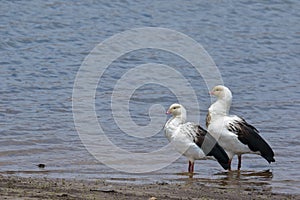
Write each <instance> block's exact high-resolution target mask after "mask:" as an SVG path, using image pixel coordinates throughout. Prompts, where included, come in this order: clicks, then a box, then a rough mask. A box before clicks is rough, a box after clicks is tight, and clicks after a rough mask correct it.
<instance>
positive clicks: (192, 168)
mask: <svg viewBox="0 0 300 200" xmlns="http://www.w3.org/2000/svg"><path fill="white" fill-rule="evenodd" d="M193 172H194V162H191V161H189V173H193Z"/></svg>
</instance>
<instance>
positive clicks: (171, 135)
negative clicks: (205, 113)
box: [164, 103, 229, 173]
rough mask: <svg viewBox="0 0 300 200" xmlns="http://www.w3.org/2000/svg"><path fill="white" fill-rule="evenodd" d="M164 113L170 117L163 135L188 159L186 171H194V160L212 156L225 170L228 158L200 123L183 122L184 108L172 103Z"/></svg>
mask: <svg viewBox="0 0 300 200" xmlns="http://www.w3.org/2000/svg"><path fill="white" fill-rule="evenodd" d="M166 114H171V115H172V117H171V118H170V119H169V120H168V121H167V122H166V124H165V126H164V131H165V136H166V137H167V139H168V140H169V142H170V143H171V144H172V145H174V148H175V149H176V150H177V151H178V152H179V153H180V154H182V155H184V156H186V157H187V158H188V160H189V167H188V172H189V173H193V172H194V162H195V160H205V159H211V158H209V157H210V156H212V157H214V158H215V159H216V160H217V161H218V162H219V163H220V165H221V166H222V167H223V168H224V169H225V170H227V169H228V166H229V165H228V163H229V158H228V156H227V154H226V152H225V151H224V149H223V148H222V147H221V146H220V145H219V144H218V143H217V141H216V140H215V139H214V138H213V137H212V136H211V135H210V134H209V133H208V132H207V131H206V130H204V129H203V128H202V127H201V126H200V125H198V124H195V123H192V122H185V121H186V109H185V108H184V107H183V106H182V105H180V104H178V103H175V104H172V105H171V106H170V107H169V109H168V110H167V112H166Z"/></svg>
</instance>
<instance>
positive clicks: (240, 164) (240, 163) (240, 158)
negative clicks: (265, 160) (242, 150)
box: [238, 155, 242, 170]
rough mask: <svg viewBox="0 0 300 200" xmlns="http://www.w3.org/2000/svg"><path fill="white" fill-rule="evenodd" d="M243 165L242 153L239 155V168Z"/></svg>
mask: <svg viewBox="0 0 300 200" xmlns="http://www.w3.org/2000/svg"><path fill="white" fill-rule="evenodd" d="M241 167H242V155H238V170H240V169H241Z"/></svg>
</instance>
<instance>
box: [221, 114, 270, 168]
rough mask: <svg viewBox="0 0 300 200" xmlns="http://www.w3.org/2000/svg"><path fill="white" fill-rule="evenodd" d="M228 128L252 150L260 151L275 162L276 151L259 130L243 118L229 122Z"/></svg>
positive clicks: (267, 158)
mask: <svg viewBox="0 0 300 200" xmlns="http://www.w3.org/2000/svg"><path fill="white" fill-rule="evenodd" d="M227 129H228V130H229V131H231V132H233V133H235V134H237V136H238V139H239V140H240V141H241V142H242V143H243V144H245V145H248V147H249V149H250V150H251V151H258V152H260V154H261V156H262V157H263V158H265V159H266V160H267V161H268V162H269V163H270V162H275V159H274V152H273V150H272V148H271V147H270V145H269V144H268V143H267V142H266V141H265V140H264V139H263V138H262V137H261V136H260V135H259V132H258V130H257V129H256V128H255V127H254V126H252V125H250V124H248V123H247V122H246V121H245V120H244V119H243V118H240V120H234V121H233V122H232V123H229V125H228V127H227Z"/></svg>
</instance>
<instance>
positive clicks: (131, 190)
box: [0, 175, 300, 200]
mask: <svg viewBox="0 0 300 200" xmlns="http://www.w3.org/2000/svg"><path fill="white" fill-rule="evenodd" d="M0 179H1V181H0V196H1V199H14V200H16V199H17V200H18V199H28V200H33V199H108V200H110V199H151V200H155V199H205V200H207V199H280V200H281V199H300V195H295V194H293V195H292V194H276V193H274V191H270V190H263V189H262V190H249V189H247V187H244V188H243V187H242V188H241V187H229V186H224V187H211V186H209V184H207V183H201V182H198V181H187V182H185V183H180V184H179V183H165V182H161V183H153V184H133V183H126V184H125V183H112V182H108V181H107V180H95V181H87V180H73V179H71V180H69V179H68V180H66V179H48V178H23V177H18V176H12V175H5V176H3V175H0Z"/></svg>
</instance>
